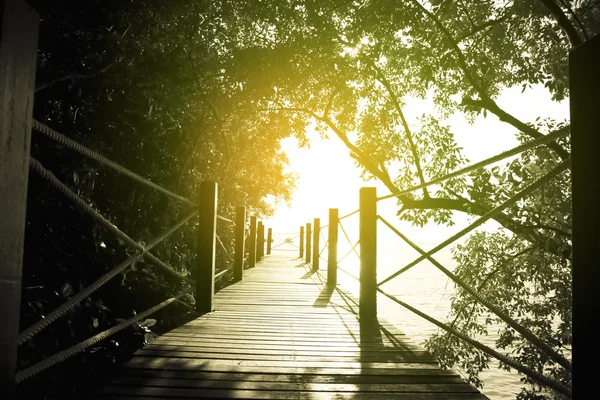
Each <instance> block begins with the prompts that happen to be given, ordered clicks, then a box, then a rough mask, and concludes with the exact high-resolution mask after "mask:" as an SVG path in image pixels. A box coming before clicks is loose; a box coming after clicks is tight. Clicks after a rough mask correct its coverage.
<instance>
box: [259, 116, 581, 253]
mask: <svg viewBox="0 0 600 400" xmlns="http://www.w3.org/2000/svg"><path fill="white" fill-rule="evenodd" d="M267 111H290V112H300V113H306V114H309V115H311V116H312V117H313V118H315V119H317V120H318V121H321V122H324V123H326V124H327V126H329V128H330V129H331V130H332V131H333V132H334V133H335V134H336V135H337V136H338V137H339V138H340V139H341V140H342V142H343V143H344V144H345V145H346V147H347V148H348V149H349V150H350V151H351V152H352V153H353V156H352V157H353V158H355V159H356V160H357V161H359V162H360V163H361V164H362V165H363V167H364V168H365V169H366V170H367V171H369V172H370V173H371V174H372V175H373V176H375V177H376V178H378V179H379V180H380V181H381V182H382V183H383V184H384V185H385V186H386V188H387V189H388V190H390V192H391V193H397V192H399V189H398V187H396V185H395V184H394V183H393V181H392V179H391V178H390V175H389V174H388V172H387V170H385V169H380V168H379V167H378V165H377V163H375V162H374V161H373V160H372V159H371V158H370V157H369V156H368V155H366V154H364V153H363V152H362V151H361V150H360V149H359V148H358V147H356V146H355V145H354V144H353V143H352V142H350V140H348V137H347V135H346V134H345V133H344V132H343V131H342V130H341V129H339V127H338V126H337V125H335V124H334V123H333V121H331V120H330V119H329V118H326V117H322V116H319V115H317V114H316V113H315V112H314V111H312V110H309V109H306V108H302V107H291V108H287V107H281V108H270V109H267ZM398 200H399V201H400V202H401V203H402V208H401V209H400V211H398V214H400V213H402V212H403V211H405V210H408V209H418V210H438V209H447V210H455V211H460V212H463V213H466V214H474V215H479V216H483V215H485V214H486V213H487V212H489V211H490V210H491V209H490V208H489V207H487V206H483V205H481V204H476V203H473V202H471V201H468V200H467V201H465V200H464V199H449V198H434V197H430V198H424V199H421V200H415V199H412V198H409V197H408V196H405V195H404V196H398ZM492 218H493V219H494V220H495V221H496V222H498V223H499V224H500V225H502V226H503V227H504V228H506V229H508V230H509V231H511V232H513V233H515V234H517V235H519V236H520V237H522V238H523V239H524V240H527V241H528V242H530V243H532V244H534V245H538V246H542V245H543V244H544V243H545V242H546V240H548V238H545V237H543V236H541V235H540V233H539V232H537V231H536V230H535V229H532V228H531V227H528V226H526V225H523V224H521V223H519V222H516V221H514V220H513V219H511V218H510V217H509V216H507V215H506V214H504V213H502V212H500V213H497V214H496V215H495V216H494V217H492ZM549 240H550V242H551V243H550V246H548V251H550V252H551V253H552V254H554V255H556V256H558V257H561V258H565V259H570V257H571V247H570V246H568V247H567V248H565V249H562V248H563V247H565V244H563V243H562V242H560V241H558V240H556V239H549Z"/></svg>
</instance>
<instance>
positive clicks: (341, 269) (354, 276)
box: [337, 265, 360, 282]
mask: <svg viewBox="0 0 600 400" xmlns="http://www.w3.org/2000/svg"><path fill="white" fill-rule="evenodd" d="M337 268H338V269H339V270H340V271H342V272H343V273H345V274H348V275H350V276H351V277H352V278H354V279H356V280H357V281H359V282H360V279H359V278H358V277H357V276H356V275H354V274H352V273H350V272H348V271H346V270H345V269H344V268H342V267H340V266H339V265H338V267H337Z"/></svg>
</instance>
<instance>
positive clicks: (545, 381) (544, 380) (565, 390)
mask: <svg viewBox="0 0 600 400" xmlns="http://www.w3.org/2000/svg"><path fill="white" fill-rule="evenodd" d="M377 291H378V292H380V293H381V294H383V295H384V296H386V297H388V298H389V299H390V300H392V301H394V302H396V303H398V304H400V305H401V306H402V307H404V308H406V309H408V310H410V311H412V312H413V313H415V314H417V315H418V316H419V317H421V318H423V319H425V320H427V321H429V322H431V323H432V324H434V325H436V326H438V327H440V328H442V329H443V330H445V331H446V332H448V333H450V334H452V335H454V336H456V337H458V338H459V339H461V340H462V341H464V342H467V343H469V344H470V345H471V346H473V347H475V348H477V349H479V350H481V351H483V352H484V353H486V354H489V355H491V356H492V357H494V358H496V359H498V360H500V361H502V362H503V363H505V364H506V365H510V366H511V367H513V368H514V369H516V370H517V371H519V372H522V373H524V374H525V375H527V376H529V377H531V378H532V379H535V380H536V381H537V382H538V383H540V384H541V385H543V386H547V387H549V388H552V389H554V390H556V391H557V392H559V393H562V394H564V395H565V396H568V397H569V398H572V397H573V393H572V389H571V388H570V387H568V386H565V385H563V384H562V383H560V382H557V381H555V380H553V379H550V378H548V377H546V376H544V375H542V374H540V373H539V372H537V371H535V370H533V369H531V368H529V367H527V366H525V365H523V364H521V363H520V362H518V361H516V360H514V359H512V358H510V357H508V356H506V355H504V354H501V353H499V352H497V351H496V350H494V349H492V348H491V347H488V346H486V345H484V344H483V343H480V342H478V341H477V340H475V339H472V338H470V337H468V336H467V335H465V334H463V333H461V332H459V331H457V330H456V329H454V328H452V327H450V326H448V325H446V324H444V323H443V322H440V321H438V320H436V319H435V318H432V317H430V316H429V315H427V314H425V313H423V312H421V311H419V310H417V309H416V308H414V307H411V306H410V305H408V304H406V303H405V302H403V301H402V300H400V299H398V298H396V297H395V296H392V295H391V294H389V293H386V292H384V291H383V290H382V289H381V288H379V287H378V288H377Z"/></svg>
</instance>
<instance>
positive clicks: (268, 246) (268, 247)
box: [267, 228, 273, 254]
mask: <svg viewBox="0 0 600 400" xmlns="http://www.w3.org/2000/svg"><path fill="white" fill-rule="evenodd" d="M272 241H273V228H269V233H268V234H267V254H271V242H272Z"/></svg>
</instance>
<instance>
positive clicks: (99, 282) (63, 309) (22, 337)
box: [18, 210, 198, 345]
mask: <svg viewBox="0 0 600 400" xmlns="http://www.w3.org/2000/svg"><path fill="white" fill-rule="evenodd" d="M196 214H198V211H197V210H193V211H192V212H190V213H189V214H188V215H186V216H185V217H184V218H182V219H180V220H179V221H177V222H176V223H175V224H173V225H172V226H171V227H169V229H167V230H165V231H164V232H163V233H161V234H160V235H158V236H156V237H155V238H154V239H153V240H151V241H150V243H148V245H147V246H146V248H145V249H143V250H144V251H145V252H146V253H147V252H148V251H149V250H150V249H152V248H153V247H154V246H156V245H157V244H159V243H160V242H162V241H163V240H164V239H165V238H166V237H167V236H169V235H170V234H172V233H173V232H175V231H176V230H177V229H179V228H180V227H181V226H182V225H183V224H185V223H186V222H187V221H188V220H190V219H191V218H192V217H194V216H195V215H196ZM142 255H144V253H143V252H137V253H136V254H134V255H132V256H130V257H129V258H128V259H126V260H125V261H123V262H122V263H120V264H119V265H117V266H116V267H115V268H113V269H112V270H110V271H109V272H107V273H105V274H104V275H102V276H101V277H100V278H98V279H96V281H94V283H92V284H91V285H89V286H88V287H86V288H85V289H83V290H82V291H81V292H79V293H77V294H76V295H74V296H73V297H71V298H70V299H69V300H67V301H66V302H65V303H63V304H61V305H60V306H58V307H57V308H56V309H55V310H54V311H52V312H50V313H49V314H48V315H46V316H45V317H44V318H43V319H41V320H39V321H38V322H36V323H35V324H33V325H31V326H30V327H29V328H27V329H25V330H24V331H23V332H21V333H20V334H19V341H18V344H19V345H21V344H23V343H25V342H26V341H28V340H30V339H31V338H33V337H34V336H35V335H37V334H38V333H39V332H41V331H42V330H43V329H44V328H46V327H47V326H48V325H50V324H51V323H53V322H54V321H56V320H57V319H58V318H60V317H62V316H63V315H64V314H66V313H67V312H68V311H69V310H71V309H73V308H74V307H75V306H76V305H77V304H78V303H79V302H80V301H81V300H83V299H85V298H87V297H89V296H90V295H91V294H92V293H94V292H95V291H96V290H98V289H99V288H100V287H102V286H103V285H104V284H105V283H106V282H108V281H110V280H111V279H112V278H114V277H115V276H116V275H117V274H119V273H120V272H121V271H123V270H124V269H125V268H127V267H128V266H130V265H131V264H133V263H134V262H135V261H137V260H138V259H139V258H140V257H141V256H142ZM172 272H174V273H176V274H177V272H175V271H172ZM177 275H178V277H180V278H181V279H185V281H186V282H188V281H191V282H194V281H193V280H192V279H189V278H186V277H183V276H181V275H179V274H177Z"/></svg>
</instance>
